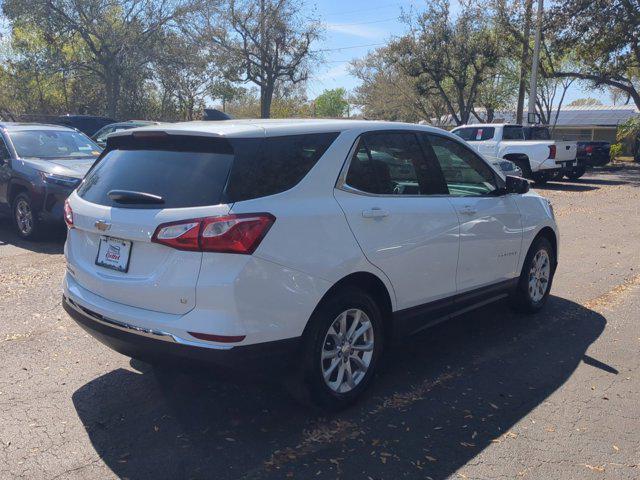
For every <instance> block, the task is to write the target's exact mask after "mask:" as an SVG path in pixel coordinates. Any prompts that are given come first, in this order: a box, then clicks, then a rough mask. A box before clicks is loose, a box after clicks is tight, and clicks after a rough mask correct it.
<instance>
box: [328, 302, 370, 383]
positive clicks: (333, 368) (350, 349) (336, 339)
mask: <svg viewBox="0 0 640 480" xmlns="http://www.w3.org/2000/svg"><path fill="white" fill-rule="evenodd" d="M374 342H375V338H374V332H373V324H372V323H371V320H370V319H369V317H368V316H367V314H366V313H365V312H364V311H362V310H360V309H358V308H352V309H349V310H345V311H344V312H342V313H341V314H340V315H338V316H337V317H336V319H335V320H334V321H333V322H332V323H331V326H330V327H329V329H328V331H327V333H326V334H325V337H324V342H323V344H322V354H321V358H320V366H321V368H322V376H323V378H324V381H325V384H326V385H327V386H328V387H329V388H330V389H331V390H332V391H333V392H335V393H348V392H350V391H352V390H353V389H354V388H355V387H356V386H357V385H358V384H359V383H360V382H361V381H362V380H363V379H364V377H365V375H366V374H367V371H368V370H369V366H370V365H371V360H372V358H373V350H374Z"/></svg>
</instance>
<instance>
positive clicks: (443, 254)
mask: <svg viewBox="0 0 640 480" xmlns="http://www.w3.org/2000/svg"><path fill="white" fill-rule="evenodd" d="M528 189H529V184H528V182H527V181H526V180H524V179H521V178H517V177H511V176H509V177H506V178H505V177H503V176H502V175H500V174H499V173H498V172H496V171H495V170H494V169H493V168H492V167H491V166H490V165H489V164H488V163H487V162H486V161H485V160H484V159H483V158H482V157H481V156H480V155H478V154H477V153H476V152H475V151H474V150H473V149H471V148H469V146H468V145H467V144H466V143H465V142H463V141H461V140H460V139H459V138H458V137H457V136H455V135H452V134H450V133H448V132H445V131H443V130H440V129H437V128H433V127H427V126H419V125H414V124H401V123H391V122H367V121H351V120H308V121H301V120H291V121H289V120H277V121H274V120H271V121H269V120H262V121H261V120H255V121H221V122H215V123H213V122H212V123H204V122H195V123H182V124H174V125H163V126H162V127H143V128H141V129H136V130H129V131H122V132H117V133H115V134H113V135H112V136H110V137H109V139H108V140H107V148H106V150H105V153H104V154H103V155H102V156H101V157H100V159H99V160H98V161H97V162H96V164H95V165H94V166H93V168H92V169H91V170H90V171H89V173H88V174H87V176H86V177H85V179H84V180H83V182H82V184H81V185H80V186H79V187H78V189H77V190H76V191H74V192H73V193H72V194H71V196H70V197H69V199H68V201H67V204H66V209H65V218H66V221H67V225H68V227H69V231H68V237H67V243H66V246H65V255H66V259H67V270H66V276H65V279H64V293H63V295H64V297H63V305H64V308H65V309H66V311H67V312H68V313H69V314H70V315H71V316H72V317H73V318H74V319H75V320H76V321H77V322H78V323H79V324H80V325H81V326H82V327H83V328H84V329H86V330H87V331H88V332H89V333H90V334H91V335H93V336H95V337H96V338H97V339H98V340H99V341H101V342H103V343H105V344H106V345H108V346H110V347H111V348H113V349H115V350H117V351H119V352H121V353H123V354H125V355H129V356H131V357H134V358H139V359H142V360H146V361H149V362H151V363H155V364H157V365H158V368H162V366H161V365H162V364H163V362H171V361H177V360H175V359H184V358H188V359H198V360H200V361H208V362H213V363H218V364H221V365H228V366H234V365H235V366H238V365H245V366H246V365H254V366H255V365H260V366H262V365H264V364H265V363H271V364H274V363H275V364H276V365H277V364H278V362H282V363H280V365H283V367H282V368H283V369H284V371H287V372H291V373H292V375H294V374H295V375H299V376H298V377H297V378H299V380H300V383H299V385H300V386H301V388H300V392H304V395H305V396H306V398H309V399H311V400H312V401H313V402H314V403H317V404H319V405H321V406H323V407H325V408H331V409H335V408H341V407H344V406H346V405H348V404H350V403H351V402H353V401H354V400H355V399H356V398H357V397H359V396H360V395H361V394H362V393H363V391H364V390H365V389H366V388H367V386H368V385H369V384H370V383H371V380H372V379H373V375H374V372H375V371H376V367H377V365H378V360H379V358H380V355H381V353H382V351H383V346H384V345H386V344H390V343H392V342H393V341H394V340H395V339H398V338H402V336H403V335H406V334H411V333H414V332H417V331H419V330H422V329H424V328H427V327H429V326H431V325H433V324H435V323H437V322H440V321H441V320H445V319H448V318H450V317H452V316H455V315H457V314H460V313H462V312H465V311H468V310H469V309H470V308H473V307H474V306H479V305H484V304H486V303H487V302H490V301H494V300H497V299H501V298H505V297H510V298H511V299H512V302H513V304H514V305H515V306H517V307H518V308H519V309H521V310H524V311H527V312H537V311H539V310H540V309H541V308H543V306H544V304H545V302H546V300H547V296H548V295H549V290H550V288H551V283H552V280H553V275H554V272H555V268H556V259H557V258H558V232H557V227H556V224H555V220H554V216H553V210H552V208H551V206H550V204H549V202H548V201H547V200H545V199H544V198H542V197H540V196H539V195H538V194H536V193H535V192H529V191H528ZM172 359H174V360H172Z"/></svg>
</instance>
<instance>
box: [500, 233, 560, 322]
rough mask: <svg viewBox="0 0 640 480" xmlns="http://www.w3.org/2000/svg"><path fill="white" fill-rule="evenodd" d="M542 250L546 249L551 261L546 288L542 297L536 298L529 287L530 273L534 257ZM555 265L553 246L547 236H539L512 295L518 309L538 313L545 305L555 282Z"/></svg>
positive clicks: (512, 302) (513, 302)
mask: <svg viewBox="0 0 640 480" xmlns="http://www.w3.org/2000/svg"><path fill="white" fill-rule="evenodd" d="M540 251H544V252H545V253H546V255H547V259H548V261H549V278H548V281H547V283H546V290H545V292H544V294H543V295H542V297H541V298H539V299H534V298H533V296H532V293H531V290H530V288H529V287H530V285H529V282H530V280H531V277H530V275H531V272H532V267H533V262H534V259H535V258H536V255H537V254H538V252H540ZM555 266H556V256H555V251H554V249H553V246H552V245H551V243H550V242H549V240H547V239H546V238H544V237H538V238H537V239H536V240H535V241H534V242H533V244H532V245H531V247H530V248H529V252H527V257H526V258H525V261H524V265H523V266H522V272H521V273H520V278H519V280H518V286H517V288H516V290H515V292H514V293H513V294H512V296H511V304H512V306H513V307H514V308H515V309H516V310H518V311H520V312H524V313H536V312H538V311H540V310H541V309H542V308H543V307H544V305H545V303H546V302H547V298H548V297H549V292H550V291H551V285H552V284H553V276H554V274H555Z"/></svg>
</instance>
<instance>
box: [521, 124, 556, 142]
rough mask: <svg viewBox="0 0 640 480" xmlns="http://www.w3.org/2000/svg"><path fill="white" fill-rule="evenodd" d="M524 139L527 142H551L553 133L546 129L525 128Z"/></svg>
mask: <svg viewBox="0 0 640 480" xmlns="http://www.w3.org/2000/svg"><path fill="white" fill-rule="evenodd" d="M524 137H525V138H526V139H527V140H551V133H550V132H549V129H548V128H545V127H524Z"/></svg>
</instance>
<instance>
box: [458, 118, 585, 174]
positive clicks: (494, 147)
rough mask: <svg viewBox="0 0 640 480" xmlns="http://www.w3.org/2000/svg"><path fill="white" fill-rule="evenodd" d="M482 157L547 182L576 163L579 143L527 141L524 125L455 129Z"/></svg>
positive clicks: (492, 125)
mask: <svg viewBox="0 0 640 480" xmlns="http://www.w3.org/2000/svg"><path fill="white" fill-rule="evenodd" d="M452 133H454V134H456V135H458V136H459V137H460V138H462V139H463V140H466V141H467V142H469V144H470V145H471V146H472V147H473V148H475V149H476V150H478V151H479V152H480V153H481V154H483V155H488V156H491V157H498V158H504V159H506V160H511V161H512V162H514V163H515V164H516V165H518V167H520V169H521V170H522V172H523V174H524V176H525V177H526V178H530V179H532V180H534V181H535V182H536V183H546V182H547V181H548V180H551V179H552V178H556V177H557V175H558V173H559V172H560V171H561V170H563V169H566V168H569V167H571V166H572V165H575V164H576V149H577V146H576V142H557V141H554V140H550V139H545V140H535V141H533V140H526V139H525V133H524V129H523V127H522V125H512V124H504V123H489V124H476V125H463V126H460V127H458V128H455V129H453V130H452Z"/></svg>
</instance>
